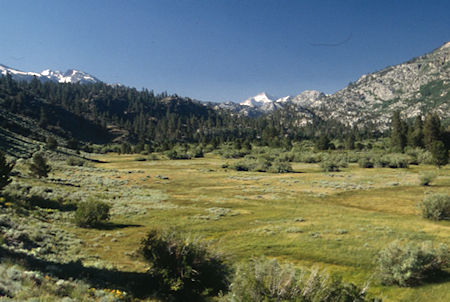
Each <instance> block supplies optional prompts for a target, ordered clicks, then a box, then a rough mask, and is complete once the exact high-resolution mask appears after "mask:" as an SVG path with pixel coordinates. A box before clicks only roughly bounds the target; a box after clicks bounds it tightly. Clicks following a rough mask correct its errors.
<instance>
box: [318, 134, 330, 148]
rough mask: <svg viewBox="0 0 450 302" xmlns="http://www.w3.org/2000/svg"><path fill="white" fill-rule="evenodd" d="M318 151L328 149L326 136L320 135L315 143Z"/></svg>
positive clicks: (328, 143)
mask: <svg viewBox="0 0 450 302" xmlns="http://www.w3.org/2000/svg"><path fill="white" fill-rule="evenodd" d="M316 147H317V149H318V150H328V149H329V148H330V139H329V138H328V136H327V135H326V134H322V135H321V136H320V137H319V140H318V141H317V143H316Z"/></svg>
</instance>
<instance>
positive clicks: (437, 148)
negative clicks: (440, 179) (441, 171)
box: [430, 141, 448, 168]
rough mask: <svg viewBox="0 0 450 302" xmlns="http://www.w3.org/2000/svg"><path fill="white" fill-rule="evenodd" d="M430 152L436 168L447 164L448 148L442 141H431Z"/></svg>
mask: <svg viewBox="0 0 450 302" xmlns="http://www.w3.org/2000/svg"><path fill="white" fill-rule="evenodd" d="M430 152H431V155H432V156H433V162H434V164H435V165H436V166H437V167H438V168H441V166H445V165H446V164H448V150H447V148H446V147H445V145H444V143H443V142H441V141H434V142H432V143H431V147H430Z"/></svg>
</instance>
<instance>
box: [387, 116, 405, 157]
mask: <svg viewBox="0 0 450 302" xmlns="http://www.w3.org/2000/svg"><path fill="white" fill-rule="evenodd" d="M405 128H406V127H405V123H404V122H403V121H402V119H401V117H400V111H395V112H394V114H393V116H392V133H391V147H392V148H393V149H394V150H395V151H399V152H403V149H404V148H405V147H406V132H407V129H405Z"/></svg>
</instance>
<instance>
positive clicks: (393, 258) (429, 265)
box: [377, 241, 449, 286]
mask: <svg viewBox="0 0 450 302" xmlns="http://www.w3.org/2000/svg"><path fill="white" fill-rule="evenodd" d="M377 261H378V275H379V277H380V280H381V282H382V284H384V285H392V284H396V285H399V286H414V285H417V284H419V283H420V282H421V281H422V280H424V279H425V278H427V277H429V276H431V275H434V274H436V273H438V272H440V271H442V270H443V269H445V268H446V267H448V264H449V251H448V247H447V246H446V245H440V246H439V247H438V248H434V247H433V246H432V245H431V243H430V242H426V243H423V244H422V245H419V246H418V245H408V244H401V243H399V242H397V241H394V242H393V243H391V244H390V245H388V246H387V247H386V248H385V249H383V250H382V251H381V252H380V253H379V255H378V259H377Z"/></svg>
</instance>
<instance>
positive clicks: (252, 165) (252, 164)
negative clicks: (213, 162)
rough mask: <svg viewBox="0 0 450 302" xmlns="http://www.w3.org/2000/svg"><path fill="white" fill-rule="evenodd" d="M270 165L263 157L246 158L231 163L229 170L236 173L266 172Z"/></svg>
mask: <svg viewBox="0 0 450 302" xmlns="http://www.w3.org/2000/svg"><path fill="white" fill-rule="evenodd" d="M270 165H271V164H270V162H269V161H268V160H267V159H264V158H263V157H259V158H254V157H253V156H246V157H245V158H244V159H241V160H238V161H236V162H235V163H233V164H232V165H231V168H232V169H235V170H236V171H252V172H266V171H268V170H269V168H270Z"/></svg>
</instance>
